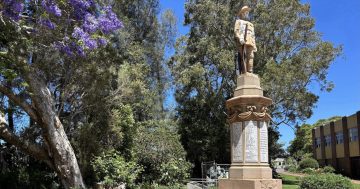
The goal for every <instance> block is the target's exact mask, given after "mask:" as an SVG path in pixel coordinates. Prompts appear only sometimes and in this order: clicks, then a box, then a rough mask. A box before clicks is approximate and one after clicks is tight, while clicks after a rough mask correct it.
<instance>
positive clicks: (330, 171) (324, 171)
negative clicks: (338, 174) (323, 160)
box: [322, 166, 335, 173]
mask: <svg viewBox="0 0 360 189" xmlns="http://www.w3.org/2000/svg"><path fill="white" fill-rule="evenodd" d="M322 172H323V173H334V172H335V169H334V168H333V167H331V166H325V167H324V168H322Z"/></svg>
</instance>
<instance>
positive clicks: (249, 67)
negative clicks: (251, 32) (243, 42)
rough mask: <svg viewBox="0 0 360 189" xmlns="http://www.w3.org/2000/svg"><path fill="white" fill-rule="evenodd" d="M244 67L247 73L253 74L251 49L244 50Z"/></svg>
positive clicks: (252, 53)
mask: <svg viewBox="0 0 360 189" xmlns="http://www.w3.org/2000/svg"><path fill="white" fill-rule="evenodd" d="M246 59H247V61H246V67H247V70H248V72H250V73H253V67H254V49H253V48H252V47H247V48H246Z"/></svg>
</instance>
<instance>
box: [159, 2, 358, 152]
mask: <svg viewBox="0 0 360 189" xmlns="http://www.w3.org/2000/svg"><path fill="white" fill-rule="evenodd" d="M160 2H161V7H162V9H171V10H173V11H174V12H175V14H176V16H177V17H178V23H179V24H178V30H179V34H186V33H187V32H188V28H186V27H184V26H183V25H182V24H183V17H184V11H185V10H184V2H185V1H184V0H160ZM302 2H306V3H309V4H310V7H311V16H312V17H314V18H315V21H316V24H315V29H316V30H317V31H319V32H320V33H321V34H322V39H323V40H325V41H330V42H332V43H334V44H335V45H343V54H342V56H340V57H339V58H337V59H336V60H335V61H334V63H333V64H332V65H331V66H330V69H329V74H328V79H329V80H330V81H333V82H334V84H335V88H334V89H333V90H332V91H331V92H330V93H328V92H321V91H319V89H318V87H317V86H316V85H313V86H311V87H310V88H309V89H310V90H311V91H313V92H314V93H315V94H317V95H319V96H320V99H319V101H318V103H317V104H316V108H315V109H314V114H313V116H312V117H311V118H310V119H308V120H307V121H306V123H310V124H312V123H315V122H316V121H317V120H319V119H323V118H328V117H331V116H335V115H340V116H347V115H352V114H354V113H355V112H356V111H360V1H359V0H347V1H341V2H340V1H319V0H303V1H302ZM279 131H280V133H281V135H282V136H281V138H280V142H282V143H285V146H287V145H288V143H289V141H291V140H292V139H293V138H294V131H293V130H292V129H291V128H289V127H288V126H280V128H279Z"/></svg>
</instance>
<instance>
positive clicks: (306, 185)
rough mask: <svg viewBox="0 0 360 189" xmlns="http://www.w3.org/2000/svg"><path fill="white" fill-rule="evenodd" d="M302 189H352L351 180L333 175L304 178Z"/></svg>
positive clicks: (316, 175) (301, 183)
mask: <svg viewBox="0 0 360 189" xmlns="http://www.w3.org/2000/svg"><path fill="white" fill-rule="evenodd" d="M300 188H301V189H330V188H331V189H352V184H351V181H350V179H348V178H346V177H344V176H341V175H336V174H332V173H326V174H314V175H309V176H306V177H304V178H303V179H302V180H301V182H300Z"/></svg>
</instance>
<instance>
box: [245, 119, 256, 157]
mask: <svg viewBox="0 0 360 189" xmlns="http://www.w3.org/2000/svg"><path fill="white" fill-rule="evenodd" d="M257 131H258V128H257V121H246V122H245V135H246V137H245V144H246V145H245V147H246V148H245V154H246V155H245V156H246V159H245V161H246V162H258V159H259V157H258V132H257Z"/></svg>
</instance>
